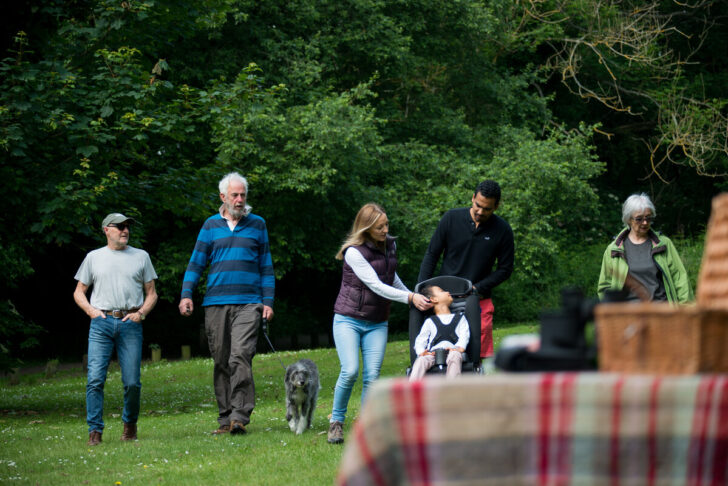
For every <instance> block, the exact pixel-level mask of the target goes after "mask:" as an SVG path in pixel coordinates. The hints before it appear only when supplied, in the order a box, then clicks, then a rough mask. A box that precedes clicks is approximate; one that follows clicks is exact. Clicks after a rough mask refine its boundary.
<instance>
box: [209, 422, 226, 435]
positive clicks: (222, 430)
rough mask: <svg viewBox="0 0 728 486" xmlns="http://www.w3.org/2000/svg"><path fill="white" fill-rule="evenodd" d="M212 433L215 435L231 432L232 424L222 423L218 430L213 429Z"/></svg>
mask: <svg viewBox="0 0 728 486" xmlns="http://www.w3.org/2000/svg"><path fill="white" fill-rule="evenodd" d="M212 433H213V434H214V435H220V434H229V433H230V425H229V424H225V425H221V426H220V427H218V428H217V430H213V431H212Z"/></svg>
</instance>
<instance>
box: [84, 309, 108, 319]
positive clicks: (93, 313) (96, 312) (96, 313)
mask: <svg viewBox="0 0 728 486" xmlns="http://www.w3.org/2000/svg"><path fill="white" fill-rule="evenodd" d="M88 315H89V316H90V317H91V319H96V318H97V317H100V318H102V319H106V314H104V311H102V310H101V309H97V308H96V307H92V308H91V312H89V313H88Z"/></svg>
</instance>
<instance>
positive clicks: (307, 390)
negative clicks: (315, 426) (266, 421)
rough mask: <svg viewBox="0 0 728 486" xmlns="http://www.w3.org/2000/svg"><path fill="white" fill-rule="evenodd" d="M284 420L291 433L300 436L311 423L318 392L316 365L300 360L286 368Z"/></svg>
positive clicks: (309, 361) (308, 360) (307, 360)
mask: <svg viewBox="0 0 728 486" xmlns="http://www.w3.org/2000/svg"><path fill="white" fill-rule="evenodd" d="M285 384H286V420H287V421H288V426H289V427H290V428H291V432H295V433H296V435H301V434H302V433H303V431H304V430H306V429H308V428H309V427H311V424H312V423H313V411H314V410H315V409H316V400H317V399H318V392H319V388H321V387H320V385H319V372H318V368H317V367H316V363H314V362H313V361H311V360H310V359H300V360H298V361H296V362H295V363H293V364H292V365H288V367H287V368H286V379H285Z"/></svg>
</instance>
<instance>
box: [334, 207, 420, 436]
mask: <svg viewBox="0 0 728 486" xmlns="http://www.w3.org/2000/svg"><path fill="white" fill-rule="evenodd" d="M336 258H337V259H338V260H343V261H344V267H343V272H342V277H341V288H340V290H339V295H338V297H337V298H336V304H335V305H334V342H335V344H336V352H337V353H338V355H339V361H340V363H341V371H340V373H339V379H338V380H337V382H336V387H335V388H334V404H333V409H332V411H331V423H330V426H329V433H328V441H329V442H330V443H332V444H340V443H342V442H344V432H343V426H344V420H345V419H346V410H347V406H348V404H349V398H350V397H351V390H352V388H353V387H354V383H355V382H356V379H357V376H358V375H359V352H360V351H361V355H362V365H363V370H362V382H363V383H362V402H363V401H364V398H365V396H366V392H367V389H368V388H369V385H370V384H371V383H372V382H373V381H374V380H376V379H377V378H378V377H379V370H380V368H381V366H382V359H383V358H384V349H385V347H386V345H387V326H388V323H387V319H388V318H389V307H390V302H391V301H396V302H401V303H403V304H407V303H412V304H413V305H415V306H416V307H417V308H418V309H420V310H426V309H429V308H430V307H432V305H431V304H430V302H429V301H428V300H427V298H426V297H425V296H423V295H421V294H415V293H413V292H410V290H409V289H408V288H407V287H406V286H405V285H404V284H403V283H402V281H401V280H400V279H399V276H398V275H397V272H396V268H397V247H396V245H395V243H394V238H393V237H391V236H389V220H388V219H387V215H386V213H385V212H384V209H382V208H381V206H379V205H377V204H374V203H369V204H365V205H364V206H363V207H362V208H361V209H360V210H359V212H358V213H357V215H356V218H355V219H354V225H353V226H352V228H351V231H350V232H349V234H348V236H347V237H346V240H345V241H344V243H343V244H342V245H341V248H340V249H339V252H338V253H337V254H336Z"/></svg>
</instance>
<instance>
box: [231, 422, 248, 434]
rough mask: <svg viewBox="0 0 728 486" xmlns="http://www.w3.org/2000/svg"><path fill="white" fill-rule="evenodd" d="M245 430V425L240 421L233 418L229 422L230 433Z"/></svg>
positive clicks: (241, 432) (243, 431)
mask: <svg viewBox="0 0 728 486" xmlns="http://www.w3.org/2000/svg"><path fill="white" fill-rule="evenodd" d="M245 432H247V431H246V430H245V425H243V423H242V422H238V421H237V420H233V421H232V422H231V423H230V433H231V434H244V433H245Z"/></svg>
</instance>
